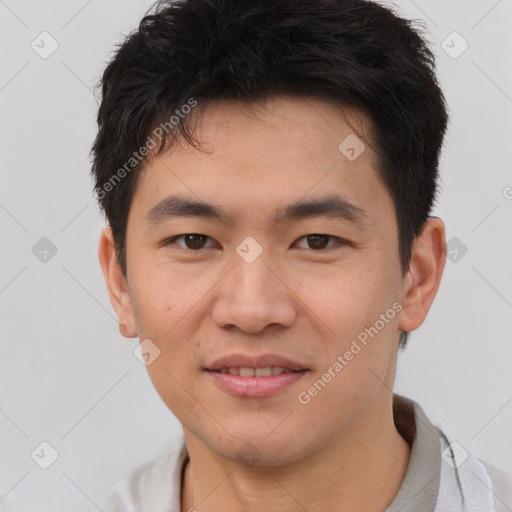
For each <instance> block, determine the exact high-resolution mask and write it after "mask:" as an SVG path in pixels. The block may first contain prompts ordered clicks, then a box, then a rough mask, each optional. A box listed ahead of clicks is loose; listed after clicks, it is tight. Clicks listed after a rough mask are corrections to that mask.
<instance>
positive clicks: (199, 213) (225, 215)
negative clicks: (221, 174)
mask: <svg viewBox="0 0 512 512" xmlns="http://www.w3.org/2000/svg"><path fill="white" fill-rule="evenodd" d="M178 217H181V218H183V217H197V218H203V219H214V220H219V221H221V222H224V223H231V224H233V222H234V220H235V216H234V215H233V214H232V213H229V212H227V211H225V210H223V209H222V208H221V207H220V206H217V205H214V204H209V203H205V202H202V201H194V200H190V199H187V198H185V197H181V196H169V197H167V198H165V199H163V200H162V201H160V202H159V203H158V204H157V205H156V206H154V207H153V208H151V210H149V211H148V213H147V220H148V221H149V223H150V224H152V225H157V224H160V223H162V222H165V221H166V220H169V219H172V218H178ZM313 217H329V218H336V219H338V218H341V219H345V220H347V221H349V222H352V223H354V224H361V223H363V222H364V221H365V220H366V219H367V212H366V211H365V210H363V209H362V208H360V207H359V206H357V205H356V204H354V203H352V202H350V201H348V200H347V199H345V198H343V197H341V196H338V195H329V196H327V197H323V198H319V199H313V200H306V201H299V202H297V203H293V204H290V205H288V206H285V207H281V208H278V209H277V210H276V212H275V214H274V218H273V220H274V222H281V221H297V220H302V219H307V218H313Z"/></svg>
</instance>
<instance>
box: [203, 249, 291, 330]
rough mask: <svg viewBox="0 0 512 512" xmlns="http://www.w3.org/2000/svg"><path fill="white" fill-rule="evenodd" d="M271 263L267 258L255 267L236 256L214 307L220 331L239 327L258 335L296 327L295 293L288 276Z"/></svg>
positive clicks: (220, 285) (222, 282) (258, 260)
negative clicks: (262, 332)
mask: <svg viewBox="0 0 512 512" xmlns="http://www.w3.org/2000/svg"><path fill="white" fill-rule="evenodd" d="M267 263H268V261H267V259H266V258H265V257H264V256H263V255H261V256H260V257H259V258H258V259H257V260H256V261H254V262H252V263H247V262H246V261H244V260H243V259H242V258H240V257H239V256H238V255H235V257H234V258H233V267H232V268H231V270H230V271H229V272H228V273H227V274H226V276H225V277H224V278H223V279H222V280H221V282H220V283H219V287H218V297H217V300H216V301H215V304H214V305H213V310H212V316H213V320H214V321H215V323H216V325H217V326H218V327H221V328H231V329H233V328H234V327H233V326H235V327H236V328H238V329H240V330H242V331H244V332H246V333H258V332H260V331H262V330H264V329H265V328H269V326H271V325H273V326H274V327H276V325H279V326H281V327H289V326H291V325H292V324H293V322H294V321H295V318H296V314H297V308H296V302H295V300H294V295H293V292H292V290H291V289H290V288H289V287H288V284H287V283H286V278H285V276H284V275H280V273H279V271H278V270H274V269H273V268H270V267H269V266H268V265H267ZM272 267H276V265H272ZM277 267H278V266H277Z"/></svg>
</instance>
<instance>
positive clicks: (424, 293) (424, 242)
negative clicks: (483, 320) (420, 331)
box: [398, 217, 446, 331]
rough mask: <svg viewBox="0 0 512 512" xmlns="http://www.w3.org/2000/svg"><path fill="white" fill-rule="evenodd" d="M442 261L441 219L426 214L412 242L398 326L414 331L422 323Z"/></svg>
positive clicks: (442, 228) (443, 238) (443, 248)
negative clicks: (423, 223) (420, 229)
mask: <svg viewBox="0 0 512 512" xmlns="http://www.w3.org/2000/svg"><path fill="white" fill-rule="evenodd" d="M445 262H446V237H445V226H444V222H443V221H442V220H441V219H439V218H438V217H429V218H428V219H427V221H426V222H425V225H424V227H423V231H422V233H421V234H420V235H419V236H418V237H417V238H416V239H415V240H414V243H413V247H412V254H411V262H410V266H409V271H408V273H407V274H406V276H405V278H404V281H403V289H402V301H401V303H402V308H403V309H402V311H400V316H399V320H398V328H399V329H402V330H403V331H414V330H415V329H417V328H418V327H419V326H420V325H421V324H422V323H423V321H424V320H425V318H426V316H427V313H428V310H429V309H430V306H431V304H432V302H433V301H434V298H435V296H436V294H437V290H438V289H439V285H440V283H441V276H442V275H443V270H444V265H445Z"/></svg>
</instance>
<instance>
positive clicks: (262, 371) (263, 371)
mask: <svg viewBox="0 0 512 512" xmlns="http://www.w3.org/2000/svg"><path fill="white" fill-rule="evenodd" d="M254 375H255V376H256V377H269V376H270V375H272V368H270V366H267V367H266V368H255V369H254Z"/></svg>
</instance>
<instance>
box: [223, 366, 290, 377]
mask: <svg viewBox="0 0 512 512" xmlns="http://www.w3.org/2000/svg"><path fill="white" fill-rule="evenodd" d="M218 371H219V372H220V373H229V374H230V375H239V376H240V377H270V376H271V375H279V374H281V373H292V371H293V370H289V369H288V368H282V367H281V366H266V367H264V368H246V367H232V368H221V369H220V370H218Z"/></svg>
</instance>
